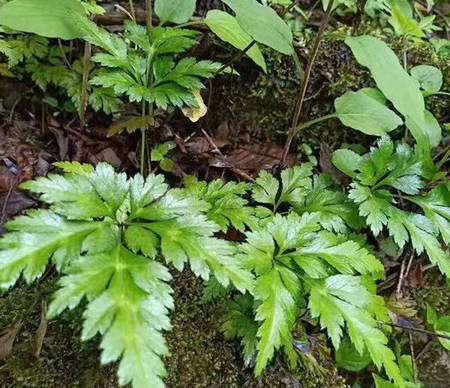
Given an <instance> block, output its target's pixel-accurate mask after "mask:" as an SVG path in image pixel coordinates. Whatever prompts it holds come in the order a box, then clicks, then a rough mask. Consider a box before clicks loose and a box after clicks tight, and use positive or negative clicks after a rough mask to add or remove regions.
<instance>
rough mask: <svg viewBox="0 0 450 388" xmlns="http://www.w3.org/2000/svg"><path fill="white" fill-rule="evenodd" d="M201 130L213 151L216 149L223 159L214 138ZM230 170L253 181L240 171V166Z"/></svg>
mask: <svg viewBox="0 0 450 388" xmlns="http://www.w3.org/2000/svg"><path fill="white" fill-rule="evenodd" d="M202 132H203V134H204V135H205V137H206V139H207V140H208V143H209V144H210V145H211V147H213V148H214V151H216V152H217V153H218V154H219V155H220V156H221V157H222V159H225V156H224V155H223V153H222V151H220V149H219V147H217V145H216V143H214V140H213V139H212V138H211V136H209V135H208V133H207V132H206V131H205V130H204V129H202ZM230 170H231V171H233V172H234V173H235V174H236V175H238V176H240V177H241V178H244V179H245V180H247V181H249V182H254V181H255V180H254V179H253V178H252V177H251V176H250V175H248V174H247V173H246V172H244V171H242V170H241V169H240V168H236V167H231V168H230Z"/></svg>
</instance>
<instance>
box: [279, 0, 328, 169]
mask: <svg viewBox="0 0 450 388" xmlns="http://www.w3.org/2000/svg"><path fill="white" fill-rule="evenodd" d="M333 3H334V0H330V1H329V2H328V7H327V10H326V11H325V15H324V17H323V20H322V23H321V24H320V27H319V31H318V32H317V36H316V39H315V41H314V46H313V49H312V52H311V55H310V58H309V60H308V64H307V66H306V70H305V75H304V80H303V83H302V86H301V89H300V95H299V98H298V101H297V104H296V107H295V113H294V118H293V120H292V126H291V128H290V130H289V133H288V137H287V139H286V143H285V145H284V149H283V154H282V156H281V164H282V165H285V164H286V159H287V156H288V154H289V149H290V148H291V143H292V140H293V139H294V137H295V135H296V134H297V132H298V128H297V127H298V125H299V122H300V115H301V112H302V108H303V103H304V101H305V96H306V90H307V89H308V84H309V79H310V77H311V70H312V68H313V66H314V62H315V60H316V56H317V53H318V51H319V46H320V42H321V41H322V37H323V33H324V32H325V28H326V27H327V24H328V20H329V18H330V15H331V11H332V10H333Z"/></svg>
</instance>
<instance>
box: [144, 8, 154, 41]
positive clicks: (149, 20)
mask: <svg viewBox="0 0 450 388" xmlns="http://www.w3.org/2000/svg"><path fill="white" fill-rule="evenodd" d="M145 10H146V13H145V23H146V24H147V33H148V38H149V40H150V42H151V41H152V28H153V26H152V18H153V7H152V0H145Z"/></svg>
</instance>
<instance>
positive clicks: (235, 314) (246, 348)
mask: <svg viewBox="0 0 450 388" xmlns="http://www.w3.org/2000/svg"><path fill="white" fill-rule="evenodd" d="M253 304H254V300H253V298H252V297H251V296H250V295H249V294H245V295H239V296H237V297H235V298H234V299H232V300H231V301H229V302H228V303H227V305H226V313H225V314H226V315H225V321H224V323H223V324H222V330H223V332H224V335H225V337H226V338H228V339H231V338H233V337H241V338H242V339H241V345H242V347H243V352H244V362H245V365H247V366H248V365H250V364H251V363H252V361H253V359H254V357H255V353H256V347H257V343H258V337H257V332H258V325H257V323H256V322H255V319H254V316H253Z"/></svg>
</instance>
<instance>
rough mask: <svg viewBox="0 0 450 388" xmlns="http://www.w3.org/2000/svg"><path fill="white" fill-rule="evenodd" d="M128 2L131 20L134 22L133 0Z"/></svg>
mask: <svg viewBox="0 0 450 388" xmlns="http://www.w3.org/2000/svg"><path fill="white" fill-rule="evenodd" d="M129 3H130V12H131V17H132V19H133V21H134V22H136V11H135V10H134V3H133V0H129Z"/></svg>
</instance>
